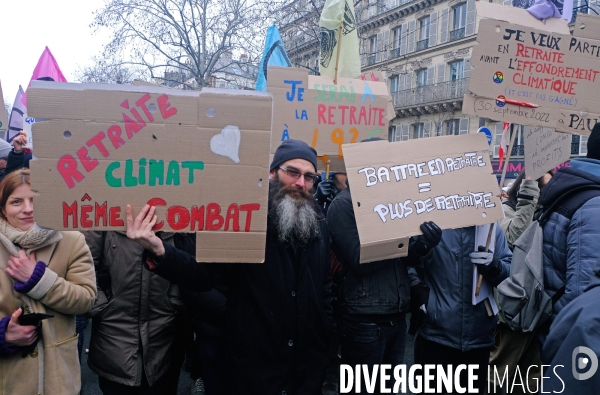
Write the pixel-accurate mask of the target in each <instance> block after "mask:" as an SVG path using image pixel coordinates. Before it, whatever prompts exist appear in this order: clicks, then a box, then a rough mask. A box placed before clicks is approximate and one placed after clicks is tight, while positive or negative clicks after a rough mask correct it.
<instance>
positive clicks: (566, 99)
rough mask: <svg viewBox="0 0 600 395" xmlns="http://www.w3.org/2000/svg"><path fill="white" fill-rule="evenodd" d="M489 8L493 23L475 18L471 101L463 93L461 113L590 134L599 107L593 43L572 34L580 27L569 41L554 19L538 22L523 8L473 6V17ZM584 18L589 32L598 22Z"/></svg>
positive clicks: (598, 55)
mask: <svg viewBox="0 0 600 395" xmlns="http://www.w3.org/2000/svg"><path fill="white" fill-rule="evenodd" d="M490 9H491V10H496V11H495V12H493V15H494V17H493V18H494V19H490V18H483V19H481V20H480V22H479V30H478V33H477V45H475V46H474V48H473V54H472V57H471V65H472V67H473V69H472V70H471V77H470V78H471V79H470V82H469V90H470V91H471V92H472V93H474V94H475V97H472V96H465V100H464V101H463V112H465V113H467V114H471V115H477V116H480V117H486V118H490V119H493V120H497V121H504V122H513V123H517V124H522V125H530V126H541V127H547V128H553V129H555V130H556V131H559V132H567V133H575V134H584V135H586V134H589V133H590V132H591V129H592V128H593V126H594V124H595V123H596V122H597V119H598V114H599V110H598V108H600V103H599V100H600V99H598V98H597V95H596V92H597V90H598V87H600V75H599V74H600V40H597V39H590V38H584V37H581V36H579V31H580V30H581V29H579V26H577V27H576V28H575V30H574V33H573V34H574V35H573V36H571V35H570V34H569V31H568V26H567V24H566V22H565V21H564V20H561V19H556V18H550V19H549V20H548V21H549V22H551V23H549V24H547V25H544V24H543V23H541V21H539V20H537V19H536V18H534V17H533V16H531V15H529V13H528V12H527V11H525V10H521V9H518V8H512V7H504V6H501V5H498V4H489V3H481V2H478V4H477V10H478V12H480V11H481V10H487V11H486V12H488V11H489V10H490ZM484 13H485V12H484ZM555 19H556V20H555ZM588 19H589V20H590V22H588V23H589V24H590V25H591V26H590V27H589V28H590V29H592V28H593V25H594V24H596V25H597V24H600V18H598V17H594V18H588ZM592 21H593V22H592ZM585 29H588V27H586V28H585Z"/></svg>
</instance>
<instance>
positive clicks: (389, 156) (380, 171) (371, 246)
mask: <svg viewBox="0 0 600 395" xmlns="http://www.w3.org/2000/svg"><path fill="white" fill-rule="evenodd" d="M343 149H344V159H345V162H346V168H347V170H348V180H349V184H350V185H351V186H352V204H353V208H354V214H355V216H356V224H357V226H358V234H359V237H360V244H361V259H360V261H361V262H370V261H375V260H380V259H385V258H389V257H394V256H400V255H398V249H399V248H400V246H401V245H402V247H405V246H406V243H405V241H403V240H406V239H405V238H406V237H409V236H415V235H419V234H421V230H420V229H419V226H420V225H421V224H422V223H423V222H425V221H434V222H435V223H436V224H438V225H439V226H440V228H442V229H448V228H460V227H465V226H472V225H483V224H487V223H492V222H494V221H496V220H499V219H502V218H503V214H502V208H501V203H500V199H499V196H498V195H499V190H498V184H497V181H496V178H495V177H494V176H493V175H492V167H491V164H490V159H489V154H488V145H487V140H486V138H485V136H484V135H483V134H481V133H477V134H467V135H461V136H442V137H436V138H435V139H415V140H408V141H402V142H395V143H389V142H387V141H374V142H369V143H361V144H345V145H344V147H343Z"/></svg>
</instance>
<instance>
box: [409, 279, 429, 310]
mask: <svg viewBox="0 0 600 395" xmlns="http://www.w3.org/2000/svg"><path fill="white" fill-rule="evenodd" d="M427 302H429V287H428V286H427V285H426V284H425V283H424V282H420V283H418V284H416V285H413V286H412V287H410V307H409V310H410V311H411V313H416V312H417V311H418V310H419V309H420V308H421V306H423V305H425V308H427Z"/></svg>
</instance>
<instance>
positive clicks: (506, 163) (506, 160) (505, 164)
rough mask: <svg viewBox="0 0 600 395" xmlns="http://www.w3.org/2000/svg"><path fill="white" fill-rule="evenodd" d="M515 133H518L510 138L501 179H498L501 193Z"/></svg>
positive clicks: (511, 126)
mask: <svg viewBox="0 0 600 395" xmlns="http://www.w3.org/2000/svg"><path fill="white" fill-rule="evenodd" d="M513 125H514V124H512V125H510V128H511V129H514V128H513ZM517 133H518V132H514V133H513V134H512V136H510V144H509V146H508V152H507V153H506V158H504V166H503V167H502V177H500V191H502V187H503V186H504V179H505V178H506V169H507V168H508V161H509V160H510V154H511V152H512V149H513V145H514V144H515V137H517Z"/></svg>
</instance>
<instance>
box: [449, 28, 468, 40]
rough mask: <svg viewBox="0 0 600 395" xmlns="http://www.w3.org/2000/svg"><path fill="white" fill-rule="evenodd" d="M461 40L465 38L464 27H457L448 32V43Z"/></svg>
mask: <svg viewBox="0 0 600 395" xmlns="http://www.w3.org/2000/svg"><path fill="white" fill-rule="evenodd" d="M461 38H465V28H464V27H459V28H458V29H454V30H452V31H450V41H456V40H460V39H461Z"/></svg>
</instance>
